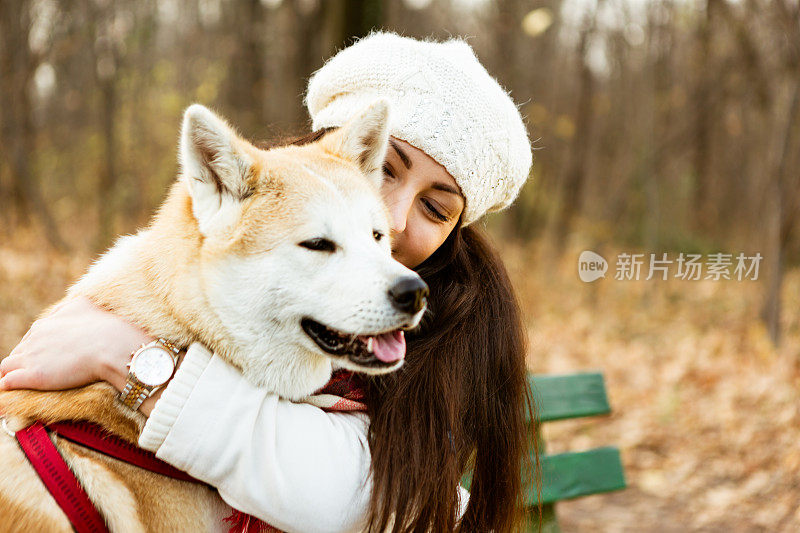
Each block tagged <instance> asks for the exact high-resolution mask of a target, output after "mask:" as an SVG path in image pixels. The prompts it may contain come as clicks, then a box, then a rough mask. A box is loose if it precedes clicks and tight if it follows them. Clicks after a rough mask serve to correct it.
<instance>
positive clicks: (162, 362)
mask: <svg viewBox="0 0 800 533" xmlns="http://www.w3.org/2000/svg"><path fill="white" fill-rule="evenodd" d="M131 370H132V371H133V373H134V375H135V376H136V379H138V380H139V381H141V382H142V383H144V384H145V385H148V386H150V387H157V386H159V385H163V384H164V383H166V382H167V380H168V379H169V378H170V377H172V372H173V371H174V370H175V363H174V361H173V359H172V357H171V356H170V355H169V353H168V352H167V351H166V350H164V349H163V348H158V347H155V346H153V347H150V348H145V349H144V350H142V351H141V352H139V353H138V354H137V355H136V357H135V358H134V360H133V362H132V363H131Z"/></svg>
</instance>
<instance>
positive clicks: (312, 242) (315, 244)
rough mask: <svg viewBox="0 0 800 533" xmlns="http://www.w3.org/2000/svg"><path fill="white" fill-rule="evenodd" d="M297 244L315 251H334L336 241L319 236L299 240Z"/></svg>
mask: <svg viewBox="0 0 800 533" xmlns="http://www.w3.org/2000/svg"><path fill="white" fill-rule="evenodd" d="M298 246H302V247H303V248H308V249H309V250H314V251H316V252H335V251H336V243H334V242H333V241H331V240H329V239H324V238H322V237H319V238H317V239H309V240H307V241H303V242H301V243H300V244H299V245H298Z"/></svg>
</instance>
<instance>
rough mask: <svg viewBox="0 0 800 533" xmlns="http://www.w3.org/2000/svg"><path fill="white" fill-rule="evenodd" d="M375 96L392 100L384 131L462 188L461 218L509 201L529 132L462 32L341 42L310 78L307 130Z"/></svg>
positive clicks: (523, 175)
mask: <svg viewBox="0 0 800 533" xmlns="http://www.w3.org/2000/svg"><path fill="white" fill-rule="evenodd" d="M380 97H384V98H386V99H388V100H389V102H390V104H391V110H390V114H389V115H390V119H389V122H390V125H389V134H390V135H393V136H395V137H397V138H399V139H402V140H404V141H406V142H408V143H409V144H411V145H413V146H415V147H417V148H419V149H420V150H422V151H424V152H425V153H426V154H428V155H429V156H431V157H432V158H433V159H434V160H436V161H437V162H438V163H439V164H441V165H442V166H444V168H445V169H447V171H448V172H449V173H450V175H451V176H453V178H454V179H455V181H456V183H457V184H458V186H459V187H460V188H461V192H462V193H463V194H464V197H465V200H466V202H465V207H464V213H463V216H462V224H463V225H465V226H466V225H468V224H470V223H472V222H474V221H475V220H477V219H479V218H480V217H481V216H482V215H483V214H484V213H486V212H488V211H499V210H501V209H504V208H506V207H508V206H509V205H510V204H511V202H513V201H514V199H515V198H516V197H517V195H518V194H519V190H520V188H521V187H522V184H523V183H525V180H526V179H527V178H528V175H529V174H530V169H531V161H532V153H531V145H530V141H529V139H528V132H527V130H526V128H525V125H524V124H523V122H522V117H521V116H520V113H519V110H518V109H517V106H516V105H515V104H514V101H513V100H512V99H511V97H510V96H509V94H508V93H507V92H506V91H505V90H504V89H503V88H502V87H501V86H500V85H499V84H498V83H497V81H496V80H495V79H494V78H493V77H492V76H491V75H490V74H489V73H488V72H486V69H485V68H484V67H483V66H482V65H481V64H480V62H479V61H478V58H477V57H476V56H475V52H474V51H473V50H472V47H470V45H469V44H467V43H466V42H465V41H464V40H462V39H460V38H454V39H450V40H448V41H445V42H436V41H430V40H424V41H422V40H416V39H412V38H409V37H404V36H401V35H398V34H396V33H391V32H386V31H373V32H371V33H370V34H369V35H367V36H366V37H363V38H361V39H360V40H358V41H357V42H355V43H354V44H352V45H351V46H349V47H347V48H344V49H342V50H340V51H339V52H338V53H337V54H335V55H334V56H333V57H331V58H330V59H328V61H326V62H325V64H324V65H323V66H322V67H321V68H320V69H319V70H317V71H316V72H315V73H314V74H313V75H312V76H311V79H310V80H309V83H308V90H307V92H306V95H305V105H306V107H307V108H308V112H309V114H310V115H311V120H312V130H313V131H317V130H319V129H321V128H324V127H328V126H342V125H343V124H344V123H345V122H347V120H348V119H349V118H350V117H352V116H353V115H355V113H356V112H358V111H359V110H361V109H363V108H364V107H366V106H367V105H369V104H370V103H372V102H373V101H374V100H375V99H377V98H380Z"/></svg>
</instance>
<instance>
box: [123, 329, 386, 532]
mask: <svg viewBox="0 0 800 533" xmlns="http://www.w3.org/2000/svg"><path fill="white" fill-rule="evenodd" d="M367 427H368V419H367V417H366V416H365V415H363V414H360V413H326V412H325V411H322V410H321V409H319V408H317V407H314V406H312V405H308V404H295V403H292V402H289V401H287V400H283V399H280V398H278V397H277V396H276V395H274V394H269V393H267V392H266V391H264V390H262V389H259V388H256V387H254V386H253V385H251V384H250V383H249V382H248V381H247V380H245V379H244V378H243V377H242V375H241V374H240V373H239V372H238V371H237V370H236V369H235V368H234V367H232V366H231V365H229V364H228V363H226V362H225V361H223V360H222V359H221V358H219V357H217V356H214V355H212V354H211V353H210V352H209V351H208V350H207V349H206V348H204V347H203V346H202V345H200V344H193V345H192V346H191V348H190V349H189V351H188V352H187V354H186V357H185V359H184V361H183V363H182V364H181V366H180V368H179V370H178V373H177V374H176V375H175V378H173V380H172V382H171V383H170V384H169V386H168V387H167V388H166V390H165V392H164V394H163V396H162V398H161V400H159V401H158V403H157V404H156V407H155V409H154V410H153V412H152V414H151V416H150V418H149V419H148V422H147V425H146V426H145V429H144V431H143V432H142V435H141V438H140V440H139V444H140V445H141V446H142V447H144V448H147V449H150V450H152V451H155V452H156V455H157V456H158V457H159V458H161V459H163V460H165V461H167V462H169V463H171V464H173V465H175V466H177V467H178V468H181V469H183V470H186V471H187V472H189V473H190V474H191V475H193V476H195V477H197V478H198V479H201V480H203V481H206V482H207V483H210V484H211V485H213V486H215V487H217V488H218V489H219V491H220V494H221V495H222V496H223V498H224V499H225V501H226V502H227V503H228V504H230V505H231V506H232V507H235V508H236V509H239V510H241V511H244V512H247V513H249V514H252V515H254V516H257V517H258V518H261V519H262V520H264V521H265V522H267V523H269V524H271V525H273V526H275V527H278V528H280V529H284V530H287V531H309V532H311V531H361V530H362V528H363V527H364V525H365V520H366V510H367V508H368V505H369V496H370V490H371V489H370V485H369V482H368V474H369V465H370V453H369V445H368V443H367V439H366V433H367Z"/></svg>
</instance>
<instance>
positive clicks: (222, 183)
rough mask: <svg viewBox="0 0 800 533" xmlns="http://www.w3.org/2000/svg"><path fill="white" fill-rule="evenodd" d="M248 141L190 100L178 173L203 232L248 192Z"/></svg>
mask: <svg viewBox="0 0 800 533" xmlns="http://www.w3.org/2000/svg"><path fill="white" fill-rule="evenodd" d="M246 144H247V142H246V141H244V140H242V139H240V138H239V137H238V136H237V135H236V132H234V130H233V129H232V128H231V127H230V126H229V125H228V124H227V123H226V122H225V121H224V120H223V119H221V118H219V117H218V116H217V115H215V114H214V113H213V112H212V111H210V110H209V109H208V108H206V107H203V106H201V105H199V104H193V105H191V106H189V107H188V108H187V109H186V112H185V113H184V115H183V127H182V129H181V140H180V149H179V152H180V153H179V157H180V164H181V175H182V177H183V179H184V181H185V182H186V185H187V186H188V187H189V192H190V194H191V196H192V209H193V211H194V216H195V218H197V221H198V223H199V225H200V231H201V232H202V233H204V234H206V233H207V232H208V231H209V230H210V229H211V228H212V227H213V226H216V225H217V223H223V222H224V221H225V219H226V218H227V217H225V215H224V214H225V212H226V211H230V209H225V208H226V207H231V204H237V203H239V202H240V201H241V200H243V199H244V198H246V197H247V196H248V195H249V194H250V187H249V185H248V182H247V181H248V176H249V174H250V169H251V167H252V165H253V161H252V159H251V158H250V156H248V155H247V154H246V153H245V151H244V150H242V148H243V147H244V146H245V145H246Z"/></svg>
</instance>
